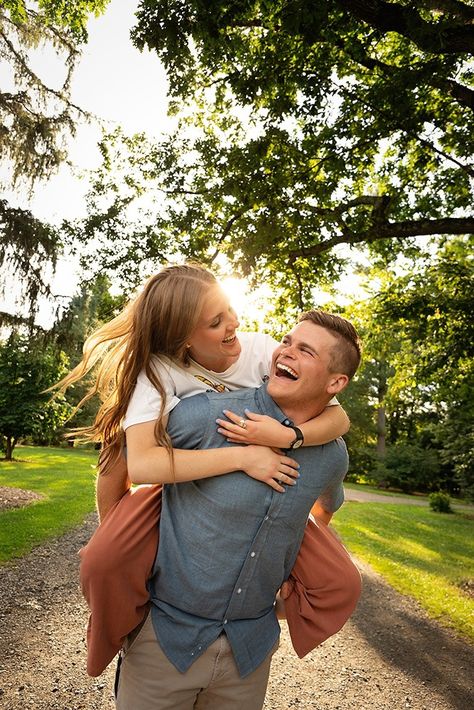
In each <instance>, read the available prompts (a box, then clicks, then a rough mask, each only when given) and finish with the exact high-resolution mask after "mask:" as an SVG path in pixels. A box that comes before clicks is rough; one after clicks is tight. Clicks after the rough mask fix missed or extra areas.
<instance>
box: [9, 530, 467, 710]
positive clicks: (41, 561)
mask: <svg viewBox="0 0 474 710" xmlns="http://www.w3.org/2000/svg"><path fill="white" fill-rule="evenodd" d="M95 525H96V521H95V516H91V517H89V518H88V520H87V521H86V522H85V524H84V525H82V526H81V527H79V528H76V529H75V530H73V531H72V532H70V533H68V534H67V535H65V536H64V537H62V538H60V539H58V540H54V541H52V542H50V543H48V544H46V545H43V546H41V547H38V548H37V549H36V550H35V551H34V552H33V553H32V554H30V555H29V556H28V557H26V558H24V559H22V560H17V561H15V562H13V563H11V564H9V565H7V566H6V567H4V568H2V570H1V578H0V598H1V600H2V604H1V605H0V629H1V631H0V635H1V640H2V642H1V648H2V653H1V657H0V706H1V707H2V708H3V709H4V710H13V709H14V710H25V708H34V709H35V710H113V707H114V704H113V697H112V689H113V675H114V672H113V669H112V668H110V669H108V670H107V671H106V673H104V674H103V676H101V677H100V678H97V679H92V678H88V677H87V675H86V674H85V639H84V631H85V624H86V620H87V610H86V608H85V606H84V604H83V602H82V598H81V595H80V592H79V589H78V581H77V580H78V576H77V574H78V557H77V554H76V553H77V550H78V549H79V548H80V547H81V546H82V545H83V544H84V543H85V542H86V541H87V540H88V538H89V537H90V535H91V534H92V531H93V529H94V527H95ZM361 569H362V572H363V577H364V592H363V597H362V599H361V602H360V604H359V607H358V609H357V611H356V613H355V615H354V616H353V618H352V619H351V621H350V622H349V623H348V624H347V625H346V627H345V628H344V629H343V631H342V632H341V633H339V634H338V635H337V636H336V637H334V638H333V639H329V640H328V641H326V642H325V643H324V644H323V645H322V646H320V647H319V648H318V649H316V650H315V651H314V652H313V653H311V654H310V655H308V656H307V657H306V658H305V659H303V660H299V659H298V658H297V657H296V655H295V653H294V652H293V650H292V648H291V646H290V643H289V640H288V634H287V632H286V629H284V630H283V634H282V642H281V646H280V649H279V650H278V652H277V653H276V655H275V659H274V662H273V666H272V673H271V679H270V684H269V689H268V693H267V701H266V705H265V710H289V709H290V708H298V709H299V710H309V709H315V708H318V709H319V710H355V709H356V710H369V709H372V708H373V709H374V710H398V709H402V708H412V709H413V710H451V709H459V710H468V709H469V708H472V707H474V694H473V692H472V685H473V677H472V669H473V668H474V648H473V647H471V646H469V645H467V644H465V643H464V642H462V641H460V640H458V639H456V638H455V637H454V636H453V635H452V634H451V633H449V632H447V631H444V630H443V629H441V628H440V627H439V626H438V625H437V624H435V623H434V622H432V621H430V620H428V619H427V617H426V615H425V614H424V612H423V611H422V610H420V608H419V607H418V605H417V604H416V603H415V602H413V601H411V600H410V599H408V598H407V597H403V596H401V595H399V594H397V593H396V592H395V591H394V590H393V589H392V588H391V587H389V586H388V585H387V584H385V583H384V582H383V581H382V580H381V578H380V577H378V576H377V575H376V574H375V573H373V572H372V571H371V570H370V569H369V568H368V567H365V566H361ZM130 710H133V708H131V709H130ZM222 710H225V708H223V709H222Z"/></svg>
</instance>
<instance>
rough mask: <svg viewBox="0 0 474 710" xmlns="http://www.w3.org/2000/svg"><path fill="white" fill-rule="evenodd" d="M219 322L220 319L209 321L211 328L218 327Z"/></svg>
mask: <svg viewBox="0 0 474 710" xmlns="http://www.w3.org/2000/svg"><path fill="white" fill-rule="evenodd" d="M220 324H221V322H220V320H218V321H215V323H211V328H218V327H219V326H220Z"/></svg>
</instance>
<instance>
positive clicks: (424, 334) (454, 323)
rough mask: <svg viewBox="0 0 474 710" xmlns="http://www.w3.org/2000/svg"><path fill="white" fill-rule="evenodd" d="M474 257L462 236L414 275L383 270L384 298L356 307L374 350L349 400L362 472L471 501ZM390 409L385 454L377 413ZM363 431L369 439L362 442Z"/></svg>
mask: <svg viewBox="0 0 474 710" xmlns="http://www.w3.org/2000/svg"><path fill="white" fill-rule="evenodd" d="M471 251H472V240H468V239H455V240H453V241H449V242H446V243H445V244H444V246H443V247H442V249H441V250H440V252H439V253H438V254H437V255H436V256H434V257H432V258H431V259H429V260H426V261H425V262H422V263H420V262H418V263H417V264H416V265H413V266H412V268H410V269H409V270H408V273H405V274H400V273H395V272H393V271H390V270H386V271H385V272H384V273H380V272H379V273H378V278H379V281H380V287H379V289H378V293H376V294H374V296H373V298H371V299H369V300H366V301H363V302H361V303H358V304H353V305H351V306H350V307H348V309H347V313H346V315H347V316H348V317H350V318H351V319H352V320H353V321H354V322H355V323H356V324H357V326H358V328H359V330H360V332H361V335H362V341H363V343H364V357H363V363H362V366H361V368H360V370H359V373H358V381H357V383H356V385H357V391H356V393H353V392H351V388H349V390H348V393H347V400H346V399H344V405H345V406H346V407H347V409H348V411H349V414H350V416H351V419H352V420H353V424H355V435H356V436H355V437H354V435H353V434H351V433H350V434H349V443H350V444H352V445H355V447H356V452H357V453H356V456H355V460H356V461H357V460H362V462H363V463H364V461H365V463H364V465H363V466H362V468H361V471H360V472H361V473H364V474H365V475H369V476H371V477H372V478H374V479H378V480H380V481H385V482H386V483H387V484H389V485H392V486H396V487H399V488H403V489H404V490H411V491H412V490H437V489H439V488H442V489H446V490H449V491H450V492H452V493H457V492H459V491H460V490H461V491H462V492H463V493H464V494H465V495H471V496H472V493H473V490H474V468H473V466H472V460H473V454H474V449H473V440H474V432H473V428H472V422H473V421H474V400H473V396H472V395H473V392H472V381H473V367H474V348H473V346H472V343H473V342H474V329H473V324H472V316H471V307H472V306H471V295H470V294H471V284H472V280H473V276H474V273H473V271H474V268H473V263H472V258H471ZM374 275H375V274H374V273H373V272H372V273H371V276H372V277H373V276H374ZM381 365H382V366H383V367H382V373H383V374H384V376H383V377H381V376H380V370H381V368H380V366H381ZM380 383H382V385H383V387H382V389H383V399H382V401H380V397H379V393H380ZM354 394H355V397H354ZM354 399H355V401H354ZM370 406H372V423H371V425H369V426H368V425H367V408H368V407H370ZM381 406H383V409H384V414H385V417H386V427H385V428H386V451H385V452H384V451H383V450H382V447H381V446H379V447H377V442H378V443H380V432H377V427H376V419H377V412H376V411H374V410H378V411H380V408H381ZM364 413H365V419H363V415H364ZM361 417H362V418H361ZM361 421H362V427H361V424H360V422H361ZM361 428H362V429H363V430H364V432H365V436H366V437H367V436H368V435H369V436H371V438H370V439H369V441H367V440H365V441H361V437H360V434H359V435H358V432H359V430H360V429H361ZM351 438H352V441H351ZM367 447H368V449H367ZM377 448H378V455H377V456H376V455H375V452H376V451H377ZM367 451H368V452H369V456H368V458H367ZM370 451H372V457H371V456H370ZM361 457H362V458H361ZM364 457H365V458H364Z"/></svg>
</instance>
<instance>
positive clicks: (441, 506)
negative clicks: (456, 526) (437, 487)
mask: <svg viewBox="0 0 474 710" xmlns="http://www.w3.org/2000/svg"><path fill="white" fill-rule="evenodd" d="M429 501H430V507H431V509H432V510H434V511H435V512H436V513H452V512H453V510H452V508H451V499H450V497H449V496H448V494H447V493H442V492H441V491H438V492H436V493H430V495H429Z"/></svg>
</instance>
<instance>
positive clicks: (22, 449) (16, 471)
mask: <svg viewBox="0 0 474 710" xmlns="http://www.w3.org/2000/svg"><path fill="white" fill-rule="evenodd" d="M13 455H14V456H15V458H17V459H21V461H13V462H6V461H1V462H0V486H13V487H15V488H25V489H28V490H31V491H36V492H37V493H42V494H44V495H45V496H46V497H45V498H44V499H43V500H41V501H39V502H35V503H33V504H32V505H29V506H27V507H26V508H17V509H10V510H5V511H3V512H1V513H0V562H5V561H6V560H9V559H10V558H11V557H16V556H20V555H24V554H25V553H27V552H29V551H30V550H31V548H32V547H34V546H35V545H38V544H40V543H41V542H42V541H43V540H46V539H47V538H51V537H55V536H57V535H61V534H62V533H63V532H65V531H66V530H67V529H69V528H72V527H74V526H75V525H78V524H79V523H81V522H82V520H83V519H84V517H85V516H86V514H87V513H89V512H90V511H92V510H94V507H95V503H94V500H95V485H94V473H95V463H96V462H97V451H92V450H88V449H59V448H57V449H53V448H42V447H32V446H18V447H17V448H15V451H14V454H13Z"/></svg>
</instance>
